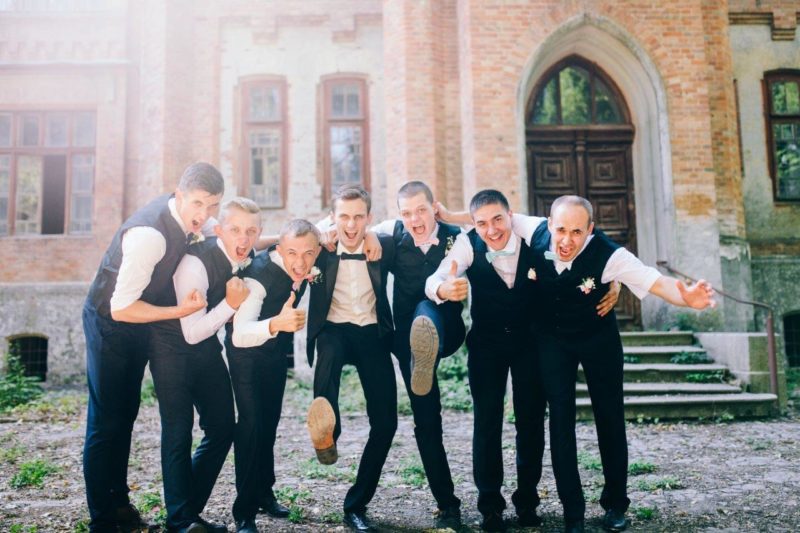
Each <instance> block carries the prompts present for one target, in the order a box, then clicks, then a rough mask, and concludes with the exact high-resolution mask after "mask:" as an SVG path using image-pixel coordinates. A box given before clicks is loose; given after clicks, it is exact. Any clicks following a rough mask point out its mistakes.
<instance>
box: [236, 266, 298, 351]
mask: <svg viewBox="0 0 800 533" xmlns="http://www.w3.org/2000/svg"><path fill="white" fill-rule="evenodd" d="M269 258H270V260H271V261H272V262H273V263H275V264H276V265H278V266H279V267H280V268H281V270H283V271H284V272H286V273H287V275H288V272H287V270H286V265H284V264H283V258H282V257H281V255H280V254H279V253H278V252H277V251H276V250H272V251H271V252H269ZM244 284H245V286H246V287H247V288H248V289H250V294H248V295H247V298H245V300H244V302H242V304H241V305H240V306H239V310H238V311H236V314H235V315H234V316H233V336H232V337H231V340H232V341H233V345H234V346H236V347H237V348H252V347H254V346H261V345H262V344H264V343H265V342H267V341H268V340H270V339H272V338H274V337H276V336H277V335H278V334H277V333H275V334H274V335H273V334H272V333H270V332H269V323H270V320H272V318H273V317H268V318H265V319H264V320H259V319H258V316H259V315H260V314H261V306H262V304H263V303H264V299H265V298H266V297H267V289H266V288H265V287H264V286H263V285H262V284H261V282H260V281H258V280H255V279H253V278H244ZM286 298H287V299H288V298H289V297H288V296H287V297H286Z"/></svg>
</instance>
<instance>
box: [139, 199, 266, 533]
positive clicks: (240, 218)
mask: <svg viewBox="0 0 800 533" xmlns="http://www.w3.org/2000/svg"><path fill="white" fill-rule="evenodd" d="M260 230H261V212H260V209H259V207H258V206H257V205H256V204H255V203H254V202H253V201H252V200H249V199H247V198H234V199H232V200H230V201H228V202H226V203H225V204H223V206H222V208H221V210H220V216H219V224H218V225H216V226H214V234H215V235H216V237H210V238H208V239H203V240H201V241H199V242H197V243H196V244H192V245H191V246H189V250H188V251H187V253H186V255H185V256H184V257H183V259H182V260H181V262H180V263H179V264H178V268H177V270H176V271H175V275H174V276H173V282H174V286H175V295H176V296H177V298H178V299H179V300H180V299H182V298H184V297H185V296H186V295H187V294H190V293H191V292H192V291H197V293H198V294H199V296H200V297H201V298H202V299H203V300H205V301H206V302H207V305H206V306H205V307H203V308H202V309H199V310H197V311H195V312H194V313H192V314H191V315H188V316H186V317H183V318H181V319H180V321H177V320H173V321H168V322H164V323H163V324H162V325H161V326H160V327H159V328H158V329H157V331H156V332H155V333H154V335H153V342H154V343H157V344H158V346H160V349H159V350H156V351H154V355H153V356H152V357H151V360H150V371H151V372H152V374H153V383H154V385H155V390H156V394H157V395H158V399H159V402H158V408H159V412H160V414H161V468H162V472H163V478H164V500H165V503H166V507H167V526H168V527H169V528H170V529H171V530H175V531H201V530H202V531H227V529H226V528H225V526H216V525H214V524H210V523H208V522H206V521H205V520H203V519H202V518H201V517H200V513H202V511H203V508H204V507H205V504H206V502H207V501H208V498H209V496H210V495H211V491H212V489H213V488H214V483H215V482H216V479H217V476H218V475H219V472H220V469H221V468H222V465H223V463H224V462H225V458H226V457H227V455H228V451H229V450H230V447H231V442H232V440H233V430H234V411H233V395H232V393H231V382H230V378H229V376H228V369H227V367H226V365H225V361H224V360H223V357H222V345H221V344H220V342H219V340H218V338H217V331H219V329H220V328H221V327H222V326H223V325H224V324H225V323H226V322H228V321H229V320H230V319H231V318H232V317H233V314H234V313H235V312H236V310H237V309H238V308H239V306H240V305H241V303H242V302H243V301H244V299H245V298H246V297H247V295H248V289H247V288H246V287H245V286H244V284H243V282H242V280H241V279H240V278H239V277H238V276H239V274H240V272H241V270H242V269H243V268H244V267H245V266H246V265H247V264H249V263H250V257H251V251H252V249H253V244H254V243H255V240H256V238H257V237H258V235H259V233H260ZM195 409H197V412H198V413H199V415H200V421H199V424H200V427H201V428H202V429H203V432H204V435H203V439H202V440H201V441H200V445H199V446H198V447H197V450H195V452H194V454H193V455H192V453H191V447H192V426H193V423H194V410H195Z"/></svg>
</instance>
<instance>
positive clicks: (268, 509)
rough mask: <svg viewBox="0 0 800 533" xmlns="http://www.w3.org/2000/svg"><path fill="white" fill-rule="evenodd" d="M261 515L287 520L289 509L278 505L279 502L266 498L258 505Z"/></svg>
mask: <svg viewBox="0 0 800 533" xmlns="http://www.w3.org/2000/svg"><path fill="white" fill-rule="evenodd" d="M258 512H259V513H267V514H268V515H270V516H272V517H275V518H286V517H287V516H289V508H288V507H286V506H284V505H281V504H280V503H278V500H276V499H275V498H274V497H273V498H269V497H267V498H265V499H263V500H261V503H259V504H258Z"/></svg>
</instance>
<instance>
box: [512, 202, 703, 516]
mask: <svg viewBox="0 0 800 533" xmlns="http://www.w3.org/2000/svg"><path fill="white" fill-rule="evenodd" d="M537 222H538V224H536V227H535V228H534V229H533V232H532V235H531V233H530V232H526V233H527V235H530V237H529V238H528V241H529V242H530V243H531V250H532V255H531V257H530V260H531V261H530V263H529V265H530V267H531V268H530V271H529V272H530V275H529V277H530V278H531V280H532V283H531V287H532V291H531V294H532V296H531V297H532V300H533V302H534V303H535V305H534V308H533V322H532V323H533V328H534V331H535V338H536V340H537V345H538V348H539V364H540V369H541V375H542V376H543V377H545V379H543V383H544V388H545V393H546V395H547V401H548V404H549V407H550V450H551V453H552V460H553V472H554V474H555V477H556V486H557V488H558V494H559V498H560V499H561V502H562V504H563V506H564V521H565V525H566V529H567V531H583V516H584V511H585V501H584V497H583V490H582V487H581V481H580V475H579V473H578V463H577V451H576V449H577V447H576V442H575V381H576V377H577V368H578V364H581V365H582V367H583V370H584V372H585V375H586V383H587V385H588V387H589V396H590V398H591V401H592V410H593V412H594V419H595V425H596V427H597V439H598V444H599V448H600V457H601V459H602V463H603V476H604V478H605V486H604V487H603V492H602V495H601V497H600V504H601V505H602V506H603V508H604V509H605V510H606V513H605V516H604V518H603V527H604V528H605V529H607V530H610V531H621V530H623V529H625V527H626V526H627V522H626V519H625V511H626V510H627V508H628V505H629V504H630V500H629V499H628V496H627V468H628V448H627V440H626V437H625V411H624V404H623V393H622V380H623V355H622V343H621V341H620V336H619V330H618V328H617V321H616V316H615V314H614V313H613V312H612V313H608V314H606V315H604V316H600V315H598V313H597V312H596V311H595V307H596V306H597V304H598V302H599V301H600V300H601V298H602V297H603V296H604V295H605V294H606V292H607V291H608V287H609V283H611V282H612V281H619V282H621V283H623V284H625V285H626V286H627V287H628V288H629V289H631V291H632V292H633V293H634V294H635V295H636V296H637V297H639V298H644V297H645V296H646V295H647V294H655V295H656V296H659V297H660V298H662V299H664V300H666V301H667V302H669V303H671V304H673V305H678V306H689V307H692V308H694V309H704V308H706V307H708V306H711V305H713V303H714V302H713V299H712V296H713V290H712V289H711V286H710V285H709V284H708V283H707V282H705V281H702V280H701V281H700V282H698V283H697V284H696V285H694V286H692V287H691V288H688V289H687V288H686V287H684V285H683V284H682V283H681V282H679V281H678V280H676V279H674V278H669V277H666V276H662V275H661V274H660V273H659V272H658V271H657V270H655V269H654V268H651V267H647V266H645V265H644V264H642V262H641V261H639V259H638V258H636V256H634V255H633V254H631V253H630V252H628V251H627V250H625V249H624V248H622V247H620V246H619V245H618V244H616V243H615V242H613V241H612V240H610V239H609V238H608V237H606V236H605V234H603V232H601V231H599V230H597V229H595V228H594V223H593V222H592V206H591V204H590V203H589V201H588V200H586V199H585V198H581V197H579V196H562V197H560V198H558V199H556V200H555V201H554V202H553V204H552V206H551V210H550V218H549V219H548V220H547V221H546V222H545V221H544V220H542V219H539V220H538V221H537Z"/></svg>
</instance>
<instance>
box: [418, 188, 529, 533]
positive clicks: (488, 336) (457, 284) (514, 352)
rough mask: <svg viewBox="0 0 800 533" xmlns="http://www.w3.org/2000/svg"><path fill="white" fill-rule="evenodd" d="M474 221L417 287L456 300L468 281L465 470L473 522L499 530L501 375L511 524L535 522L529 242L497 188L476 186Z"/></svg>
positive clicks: (438, 297) (501, 525)
mask: <svg viewBox="0 0 800 533" xmlns="http://www.w3.org/2000/svg"><path fill="white" fill-rule="evenodd" d="M469 211H470V214H471V216H472V220H473V223H474V225H475V228H474V229H473V230H471V231H470V232H469V233H466V234H461V235H459V236H458V237H457V238H456V240H455V244H454V246H453V248H452V250H450V253H448V255H447V256H446V257H445V258H444V260H443V261H442V263H441V265H440V266H439V268H438V269H437V271H436V272H435V273H434V274H433V275H432V276H430V277H429V278H428V280H427V282H426V286H425V292H426V294H427V295H428V297H429V298H430V299H431V300H433V301H435V302H437V303H441V302H444V301H452V302H460V301H461V300H463V299H464V298H466V296H467V291H468V283H467V280H466V279H464V278H460V277H459V276H460V275H461V274H462V273H464V272H466V274H467V278H468V279H469V285H471V286H472V306H471V308H470V312H471V315H472V328H471V329H470V332H469V334H468V335H467V349H468V351H469V359H468V369H469V385H470V390H471V393H472V400H473V405H474V409H475V421H474V424H475V425H474V431H473V441H472V442H473V449H472V460H473V474H474V476H475V484H476V485H477V488H478V510H479V511H480V512H481V514H482V515H483V522H482V523H481V528H482V529H483V530H485V531H503V530H504V529H505V528H506V524H505V521H504V519H503V509H505V507H506V502H505V499H504V498H503V495H502V494H501V491H500V489H501V487H502V484H503V453H502V446H501V440H502V427H503V408H504V397H505V391H506V382H507V380H508V374H509V372H510V373H511V380H512V385H513V404H514V414H515V421H514V424H515V426H516V430H517V435H516V445H517V447H516V448H517V490H516V491H515V492H514V494H513V496H512V501H513V502H514V506H515V508H516V512H517V517H518V519H519V525H520V526H522V527H529V526H538V525H540V524H541V519H540V517H539V516H538V515H537V514H536V507H537V506H538V504H539V495H538V493H537V491H536V486H537V484H538V483H539V479H540V477H541V470H542V466H541V464H542V463H541V460H542V454H543V452H544V409H545V403H544V395H543V393H542V390H541V384H540V382H539V380H538V375H537V370H536V364H537V362H536V351H535V349H534V348H533V347H532V344H533V341H532V339H531V337H530V335H529V333H528V329H529V328H528V323H529V321H530V309H529V307H530V285H531V283H532V281H531V280H530V279H529V277H528V276H527V268H526V267H525V265H527V264H529V262H530V253H531V252H530V248H529V247H528V246H527V245H526V244H525V243H524V242H522V240H521V239H520V238H519V237H517V236H516V235H514V234H513V232H512V231H511V210H510V209H509V205H508V201H507V200H506V198H505V196H503V194H502V193H500V192H499V191H495V190H484V191H481V192H479V193H477V194H476V195H475V196H474V197H473V198H472V200H471V202H470V207H469Z"/></svg>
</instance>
